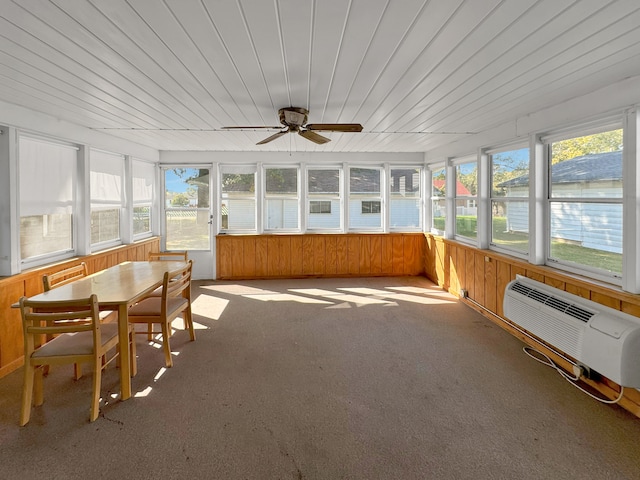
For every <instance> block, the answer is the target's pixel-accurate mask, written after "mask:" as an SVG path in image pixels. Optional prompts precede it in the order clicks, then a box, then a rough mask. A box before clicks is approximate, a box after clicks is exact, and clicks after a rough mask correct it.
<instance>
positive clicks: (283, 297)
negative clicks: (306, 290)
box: [242, 293, 332, 304]
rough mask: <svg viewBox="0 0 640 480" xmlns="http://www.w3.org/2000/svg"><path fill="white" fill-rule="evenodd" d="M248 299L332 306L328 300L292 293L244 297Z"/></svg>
mask: <svg viewBox="0 0 640 480" xmlns="http://www.w3.org/2000/svg"><path fill="white" fill-rule="evenodd" d="M242 296H243V297H246V298H251V299H253V300H260V301H261V302H297V303H316V304H318V303H319V304H332V302H328V301H326V300H320V299H318V298H309V297H302V296H300V295H291V294H290V293H272V294H260V295H242Z"/></svg>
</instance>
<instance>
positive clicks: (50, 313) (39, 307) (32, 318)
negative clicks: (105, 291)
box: [20, 294, 100, 359]
mask: <svg viewBox="0 0 640 480" xmlns="http://www.w3.org/2000/svg"><path fill="white" fill-rule="evenodd" d="M20 313H21V314H22V326H23V332H24V346H25V359H27V358H29V357H30V356H31V354H32V353H33V352H34V351H35V349H36V348H37V347H36V345H39V343H40V342H39V341H38V340H39V338H40V336H41V335H46V336H47V337H53V336H55V335H60V334H63V333H79V332H87V331H92V332H93V340H94V345H100V316H99V309H98V298H97V296H96V295H95V294H94V295H91V296H90V297H89V298H82V299H78V300H64V301H34V300H29V299H28V298H27V297H22V298H21V299H20ZM87 354H88V355H91V352H87Z"/></svg>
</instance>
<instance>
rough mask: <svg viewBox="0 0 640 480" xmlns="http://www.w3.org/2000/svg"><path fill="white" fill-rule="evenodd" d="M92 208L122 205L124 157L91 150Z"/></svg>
mask: <svg viewBox="0 0 640 480" xmlns="http://www.w3.org/2000/svg"><path fill="white" fill-rule="evenodd" d="M89 164H90V168H91V175H90V179H91V180H90V189H91V208H100V207H103V208H104V207H108V206H111V207H113V206H114V205H122V178H123V176H124V157H123V156H122V155H117V154H113V153H108V152H102V151H100V150H91V152H90V156H89Z"/></svg>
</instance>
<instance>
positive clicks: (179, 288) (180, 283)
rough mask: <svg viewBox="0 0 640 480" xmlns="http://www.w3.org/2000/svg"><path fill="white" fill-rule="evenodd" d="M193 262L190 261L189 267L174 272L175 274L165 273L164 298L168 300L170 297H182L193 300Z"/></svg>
mask: <svg viewBox="0 0 640 480" xmlns="http://www.w3.org/2000/svg"><path fill="white" fill-rule="evenodd" d="M192 266H193V260H189V261H188V262H187V265H186V266H184V267H182V268H180V269H178V270H174V271H173V272H165V274H164V281H163V285H162V286H163V289H162V298H163V300H166V298H168V297H177V296H178V295H182V296H183V297H184V298H186V299H188V300H189V301H190V300H191V267H192Z"/></svg>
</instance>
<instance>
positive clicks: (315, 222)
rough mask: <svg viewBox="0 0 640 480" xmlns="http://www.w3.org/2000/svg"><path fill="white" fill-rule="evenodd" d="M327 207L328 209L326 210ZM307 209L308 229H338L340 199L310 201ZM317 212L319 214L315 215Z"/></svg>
mask: <svg viewBox="0 0 640 480" xmlns="http://www.w3.org/2000/svg"><path fill="white" fill-rule="evenodd" d="M327 204H328V205H327ZM327 206H328V207H329V208H327ZM309 208H310V210H309V218H308V221H307V224H308V227H309V228H317V229H325V228H330V229H336V228H340V199H335V200H327V201H320V202H316V201H311V202H309ZM314 210H315V211H314ZM318 210H319V213H316V211H318Z"/></svg>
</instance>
